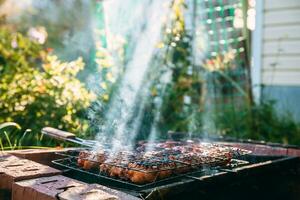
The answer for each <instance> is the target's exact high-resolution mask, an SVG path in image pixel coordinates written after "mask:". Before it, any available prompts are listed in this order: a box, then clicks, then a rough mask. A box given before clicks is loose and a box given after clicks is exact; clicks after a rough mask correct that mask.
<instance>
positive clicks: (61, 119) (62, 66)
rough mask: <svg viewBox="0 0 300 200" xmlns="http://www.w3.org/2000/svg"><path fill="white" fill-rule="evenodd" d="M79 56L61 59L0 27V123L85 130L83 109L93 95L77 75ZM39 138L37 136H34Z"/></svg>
mask: <svg viewBox="0 0 300 200" xmlns="http://www.w3.org/2000/svg"><path fill="white" fill-rule="evenodd" d="M83 67H84V64H83V62H82V60H81V58H79V59H77V60H75V61H72V62H62V61H60V60H58V59H57V57H56V56H53V55H50V54H49V53H48V52H47V51H45V50H43V46H41V45H40V44H38V43H36V42H34V41H31V40H30V39H29V38H27V37H25V36H23V35H22V34H20V33H15V32H11V31H8V30H7V29H4V28H2V29H1V30H0V123H3V122H9V121H14V122H17V123H19V124H22V127H26V128H30V129H32V130H33V131H34V132H36V133H38V132H39V131H40V130H41V128H42V127H44V126H53V127H59V128H61V129H66V130H69V131H73V132H77V133H78V132H81V131H84V130H85V129H86V127H87V124H86V123H85V122H84V121H83V120H81V119H80V116H82V113H81V112H82V110H83V109H85V108H87V107H88V106H89V104H90V102H91V100H92V99H93V98H94V96H93V94H92V93H90V92H88V91H87V90H86V89H85V87H84V85H83V84H82V83H80V81H79V80H78V79H77V78H76V75H77V73H78V72H79V71H80V70H82V69H83ZM34 137H39V136H34Z"/></svg>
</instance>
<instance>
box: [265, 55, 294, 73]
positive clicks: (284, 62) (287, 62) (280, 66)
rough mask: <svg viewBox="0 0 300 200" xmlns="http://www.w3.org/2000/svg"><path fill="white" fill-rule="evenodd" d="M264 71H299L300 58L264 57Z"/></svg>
mask: <svg viewBox="0 0 300 200" xmlns="http://www.w3.org/2000/svg"><path fill="white" fill-rule="evenodd" d="M262 68H263V69H264V70H272V69H274V68H275V69H276V70H286V71H290V70H299V71H300V57H296V56H279V57H276V56H266V57H263V65H262Z"/></svg>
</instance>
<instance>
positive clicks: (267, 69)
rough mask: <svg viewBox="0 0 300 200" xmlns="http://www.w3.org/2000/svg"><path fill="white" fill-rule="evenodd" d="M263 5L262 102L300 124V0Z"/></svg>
mask: <svg viewBox="0 0 300 200" xmlns="http://www.w3.org/2000/svg"><path fill="white" fill-rule="evenodd" d="M256 1H263V17H262V18H263V23H262V53H261V54H262V55H261V73H260V76H261V84H263V87H262V98H265V99H275V100H277V102H278V108H279V111H281V112H286V111H287V110H288V111H290V112H292V113H293V114H294V116H295V117H296V118H297V119H299V120H300V106H299V105H300V0H256Z"/></svg>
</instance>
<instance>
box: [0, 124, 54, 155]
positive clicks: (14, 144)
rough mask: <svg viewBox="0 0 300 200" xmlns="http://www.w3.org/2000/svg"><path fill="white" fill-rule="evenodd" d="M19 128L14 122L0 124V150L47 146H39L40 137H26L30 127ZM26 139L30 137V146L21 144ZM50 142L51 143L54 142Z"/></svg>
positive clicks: (29, 132)
mask: <svg viewBox="0 0 300 200" xmlns="http://www.w3.org/2000/svg"><path fill="white" fill-rule="evenodd" d="M21 129H22V128H21V126H20V125H19V124H17V123H15V122H6V123H3V124H0V151H4V150H15V149H28V148H30V149H33V148H39V149H40V148H49V147H45V146H40V145H41V140H42V138H36V140H32V138H30V137H28V136H29V135H30V134H31V130H30V129H27V130H25V131H22V130H21ZM28 139H30V145H31V146H24V145H23V144H25V143H26V141H27V140H28ZM27 143H28V141H27ZM51 144H52V145H53V144H54V143H51Z"/></svg>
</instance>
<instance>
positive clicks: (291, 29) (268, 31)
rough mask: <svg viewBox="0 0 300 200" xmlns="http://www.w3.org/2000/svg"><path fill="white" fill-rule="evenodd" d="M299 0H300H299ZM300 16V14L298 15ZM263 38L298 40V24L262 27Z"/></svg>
mask: <svg viewBox="0 0 300 200" xmlns="http://www.w3.org/2000/svg"><path fill="white" fill-rule="evenodd" d="M299 2H300V1H299ZM299 17H300V16H299ZM263 34H264V36H263V38H264V40H265V41H266V40H279V39H282V40H289V39H294V40H295V39H299V40H300V25H288V26H267V27H265V28H264V33H263Z"/></svg>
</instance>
